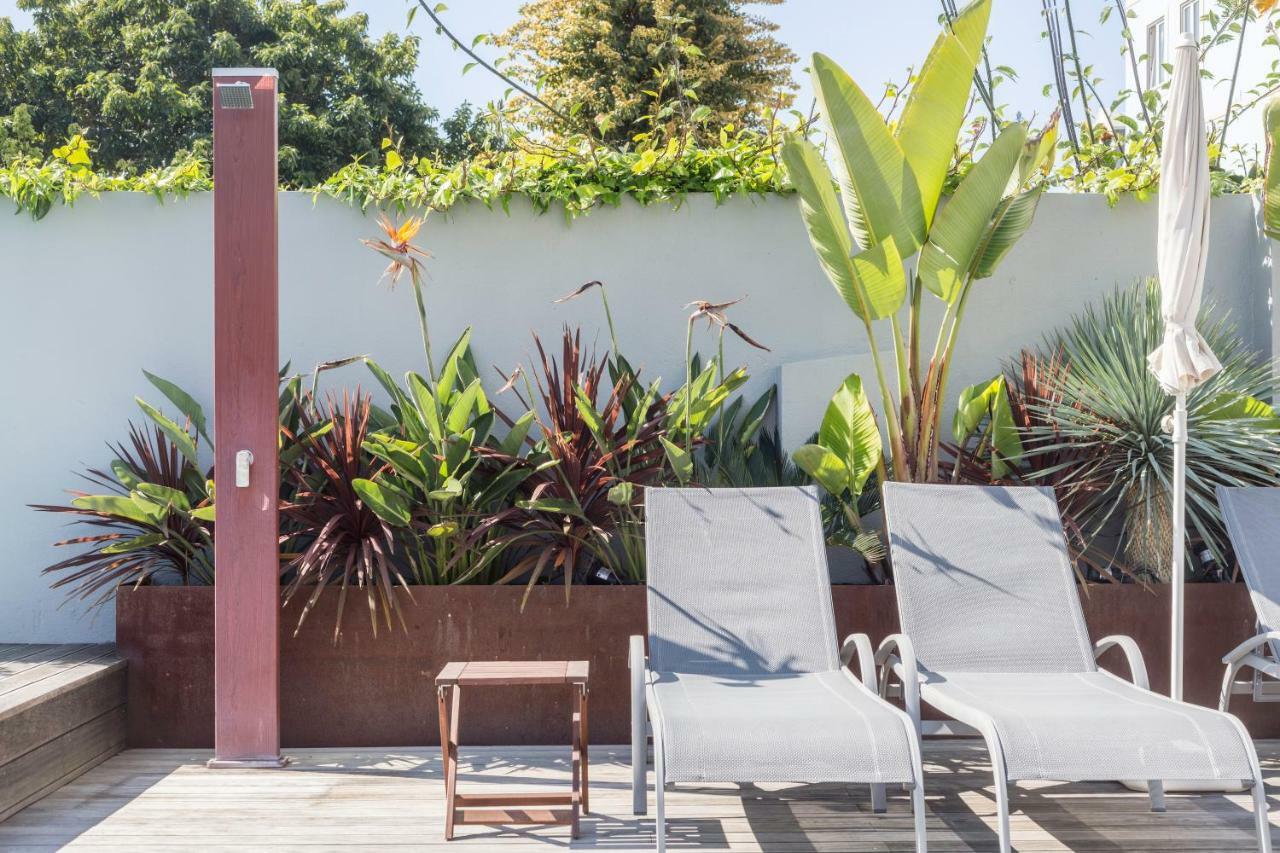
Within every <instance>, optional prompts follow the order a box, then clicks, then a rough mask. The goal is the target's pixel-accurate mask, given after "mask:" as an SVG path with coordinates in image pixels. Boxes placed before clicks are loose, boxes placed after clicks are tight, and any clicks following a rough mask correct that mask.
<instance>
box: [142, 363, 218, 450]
mask: <svg viewBox="0 0 1280 853" xmlns="http://www.w3.org/2000/svg"><path fill="white" fill-rule="evenodd" d="M142 375H143V376H145V377H147V381H148V382H150V383H151V384H152V385H154V386H156V388H158V389H159V391H160V393H161V394H163V395H164V396H165V397H167V398H168V400H169V402H170V403H173V405H175V406H177V407H178V411H179V412H182V414H184V415H186V416H187V417H188V418H190V419H191V425H192V426H194V427H195V428H196V432H197V433H198V434H200V435H201V436H203V437H204V440H205V441H208V442H210V443H211V444H212V440H211V439H210V438H209V432H208V425H207V423H206V421H205V417H204V409H203V408H202V407H201V406H200V404H199V403H197V402H196V401H195V399H194V398H193V397H192V396H191V395H190V394H188V393H187V392H186V391H183V390H182V389H181V388H179V387H178V386H177V385H175V384H173V383H172V382H170V381H169V380H168V379H162V378H160V377H159V376H156V375H155V374H154V373H148V372H147V371H145V370H144V371H142Z"/></svg>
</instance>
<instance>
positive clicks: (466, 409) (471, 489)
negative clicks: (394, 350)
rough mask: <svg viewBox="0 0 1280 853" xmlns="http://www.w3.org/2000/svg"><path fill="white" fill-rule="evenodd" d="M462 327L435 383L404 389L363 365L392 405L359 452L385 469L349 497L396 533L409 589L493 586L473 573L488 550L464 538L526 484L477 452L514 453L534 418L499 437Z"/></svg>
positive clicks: (422, 380) (519, 474)
mask: <svg viewBox="0 0 1280 853" xmlns="http://www.w3.org/2000/svg"><path fill="white" fill-rule="evenodd" d="M470 341H471V329H470V328H468V329H467V330H466V331H464V332H463V334H462V336H461V337H460V338H459V339H458V341H457V342H456V343H455V344H454V345H453V347H452V349H451V350H450V352H449V355H448V357H447V358H446V359H445V362H444V365H443V369H442V370H441V372H440V376H439V378H438V380H436V381H432V380H430V379H428V378H426V377H423V376H421V375H419V374H417V373H414V372H410V373H409V374H408V375H407V376H406V378H405V384H404V386H403V387H401V386H399V385H397V384H396V382H395V381H394V380H393V379H392V378H391V377H390V376H389V375H388V374H387V372H386V371H385V370H383V369H382V368H381V367H379V366H378V365H377V363H376V362H374V361H372V360H368V362H367V363H368V366H369V369H370V371H372V372H373V374H374V376H375V377H377V379H378V381H379V383H380V384H381V385H382V387H383V388H384V389H385V390H386V392H387V394H388V395H389V396H390V398H391V412H390V421H391V423H390V425H389V426H388V428H386V429H381V430H378V431H376V432H374V433H372V434H371V435H370V436H369V437H368V438H367V439H366V440H365V441H364V443H363V448H364V450H365V451H366V452H367V453H369V454H370V455H371V456H373V457H374V458H375V459H378V460H380V461H381V462H382V463H384V466H383V467H382V468H381V469H380V470H379V471H378V472H377V473H376V474H375V475H374V476H372V477H368V478H360V479H357V480H356V482H355V483H354V486H355V489H356V491H357V493H358V494H359V495H360V497H361V499H362V500H363V501H364V502H365V504H366V505H367V506H368V507H369V508H370V509H372V510H373V511H374V512H375V513H376V514H377V515H378V517H379V518H381V519H382V521H383V522H385V523H387V524H389V525H391V526H393V527H395V528H397V529H398V530H400V531H401V532H402V533H403V534H404V535H403V541H404V543H405V553H404V556H405V558H406V560H407V561H408V564H409V569H410V573H411V575H412V577H413V579H414V582H415V583H420V584H439V583H453V582H459V581H462V580H492V579H493V578H488V577H485V576H484V574H483V572H481V571H480V569H482V568H483V567H484V566H489V565H492V560H490V561H488V562H486V563H485V564H484V565H483V566H482V565H481V564H480V558H481V554H482V553H484V552H485V551H486V550H487V548H486V547H485V545H486V543H484V542H477V541H476V540H475V539H474V538H473V536H472V534H473V532H474V529H475V527H476V526H477V525H478V524H479V523H480V521H481V520H482V519H483V518H484V517H485V515H486V514H487V513H489V512H491V511H493V510H495V509H497V508H498V507H501V506H505V505H508V504H509V503H510V501H511V497H512V495H513V493H514V491H515V489H516V488H517V487H518V486H519V485H520V484H521V483H522V482H523V481H524V479H525V478H527V477H528V476H529V473H530V472H529V471H528V470H527V469H526V468H525V467H524V466H521V465H517V464H514V463H513V464H510V465H507V466H506V467H504V468H501V469H495V468H494V467H493V466H492V465H491V464H489V463H488V462H487V461H486V459H485V457H484V456H483V454H482V453H481V448H486V447H490V448H493V449H495V450H498V451H501V452H503V453H506V454H508V455H512V456H514V455H516V454H518V452H519V450H520V448H521V447H522V446H523V445H524V443H525V439H526V437H527V436H528V434H529V429H530V427H531V426H532V424H533V417H534V416H533V413H532V412H525V413H524V414H523V415H522V416H521V417H520V418H519V419H517V420H515V421H510V422H509V423H508V424H507V426H508V429H507V432H506V434H505V435H504V436H503V437H502V438H501V439H499V438H497V437H496V435H495V434H494V426H495V421H496V420H497V419H498V418H499V416H500V414H501V413H500V412H499V411H498V410H497V409H496V408H494V406H493V405H492V404H491V403H490V401H489V398H488V395H487V394H486V393H485V390H484V386H483V384H482V383H481V380H480V376H479V373H478V371H477V370H476V365H475V361H474V359H473V357H472V354H471V349H470Z"/></svg>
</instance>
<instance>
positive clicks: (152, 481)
mask: <svg viewBox="0 0 1280 853" xmlns="http://www.w3.org/2000/svg"><path fill="white" fill-rule="evenodd" d="M153 411H154V410H153ZM157 414H158V412H157ZM166 420H167V419H166ZM173 429H174V430H177V431H178V432H179V433H180V434H181V436H182V437H181V438H180V439H175V438H174V437H172V436H171V435H170V433H169V432H168V431H166V430H165V429H163V428H162V427H161V426H160V425H159V424H157V423H155V422H152V423H150V424H149V425H148V426H147V427H140V426H137V425H136V424H130V425H129V442H128V446H127V447H126V446H125V445H123V444H118V445H116V446H115V447H113V448H112V451H113V453H114V455H115V458H114V459H113V460H112V461H111V465H110V466H109V467H110V470H109V471H103V470H100V469H90V470H89V471H87V472H86V473H85V474H84V475H83V477H84V479H85V480H86V481H88V482H89V483H91V484H92V485H93V486H95V487H96V488H98V489H105V490H106V493H105V494H104V493H97V494H94V493H89V492H84V491H72V492H71V494H72V495H73V496H74V497H73V499H72V501H71V503H70V504H69V505H65V506H62V505H50V504H33V505H32V508H33V509H36V510H39V511H41V512H54V513H60V514H65V515H68V516H71V518H72V522H73V523H76V524H82V525H85V526H87V527H90V528H93V529H95V530H100V531H102V532H100V533H94V534H92V535H86V536H78V537H74V538H71V539H64V540H62V541H60V542H55V543H54V545H55V546H56V547H59V548H75V549H77V553H76V554H75V555H74V556H71V557H68V558H67V559H65V560H61V561H59V562H57V563H54V564H53V565H51V566H49V567H48V568H46V569H45V570H44V573H45V574H50V575H55V576H56V577H57V579H56V580H55V581H54V582H53V584H52V585H53V586H54V587H55V588H57V587H64V586H65V587H68V588H69V594H70V595H72V596H75V597H77V598H80V599H89V600H90V603H91V604H92V605H94V606H96V605H98V604H102V603H103V602H106V601H109V600H110V599H111V597H112V596H113V595H115V591H116V589H117V587H120V586H138V585H141V584H146V583H156V582H160V583H178V584H211V583H213V523H212V507H211V505H210V500H211V498H212V483H210V482H209V481H208V480H206V478H205V476H204V475H203V474H201V472H200V471H199V469H197V467H196V462H195V455H196V450H197V446H198V442H199V435H198V433H197V432H196V431H195V430H194V429H193V428H192V426H191V425H190V423H188V424H187V426H186V427H184V428H180V427H177V426H176V425H175V426H174V427H173ZM183 447H189V448H190V455H188V454H187V453H186V452H184V451H183Z"/></svg>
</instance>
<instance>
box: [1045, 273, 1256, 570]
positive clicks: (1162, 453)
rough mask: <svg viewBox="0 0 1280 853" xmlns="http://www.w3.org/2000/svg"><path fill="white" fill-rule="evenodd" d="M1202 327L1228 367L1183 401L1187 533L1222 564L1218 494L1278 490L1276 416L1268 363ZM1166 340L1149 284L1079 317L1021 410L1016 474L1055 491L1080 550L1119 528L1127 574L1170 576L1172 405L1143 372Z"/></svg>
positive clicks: (1219, 321)
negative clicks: (1168, 423)
mask: <svg viewBox="0 0 1280 853" xmlns="http://www.w3.org/2000/svg"><path fill="white" fill-rule="evenodd" d="M1199 326H1200V331H1201V332H1202V334H1203V335H1204V336H1205V338H1206V339H1207V340H1208V342H1209V345H1210V346H1211V347H1212V348H1213V350H1214V352H1215V353H1216V354H1217V355H1218V358H1219V360H1220V361H1221V362H1222V366H1223V369H1222V371H1221V372H1220V373H1218V374H1217V375H1216V376H1214V377H1213V378H1212V379H1210V380H1209V381H1208V382H1206V383H1205V384H1203V385H1201V386H1200V387H1199V388H1197V389H1196V390H1195V391H1193V392H1192V393H1191V395H1190V396H1189V398H1188V401H1187V408H1188V412H1189V414H1188V419H1187V424H1188V429H1187V431H1188V441H1187V531H1188V536H1189V537H1190V538H1191V539H1192V540H1193V542H1200V543H1203V545H1204V546H1205V547H1206V548H1208V550H1209V552H1210V554H1211V555H1212V556H1213V557H1214V559H1215V560H1217V561H1218V562H1219V563H1220V564H1222V565H1228V563H1227V559H1228V554H1229V546H1228V542H1227V537H1226V534H1225V532H1224V529H1223V523H1222V515H1221V511H1220V510H1219V508H1218V505H1217V501H1216V499H1215V496H1214V489H1215V487H1216V486H1218V485H1226V486H1244V485H1280V418H1278V417H1277V415H1276V412H1275V411H1274V410H1273V409H1272V408H1271V407H1270V406H1269V405H1267V404H1266V403H1264V402H1262V401H1263V400H1269V399H1271V398H1272V395H1273V393H1274V390H1275V381H1274V379H1273V377H1272V373H1271V366H1270V365H1269V364H1268V363H1267V361H1266V360H1265V359H1263V358H1262V357H1261V356H1259V355H1258V354H1257V353H1256V352H1254V351H1252V350H1250V349H1249V348H1248V347H1247V346H1246V344H1245V342H1244V340H1243V339H1242V338H1241V337H1240V335H1239V333H1238V332H1237V331H1236V328H1235V326H1234V325H1233V324H1232V323H1230V322H1229V321H1228V320H1227V319H1226V318H1225V317H1223V316H1222V315H1221V314H1220V313H1219V312H1218V311H1217V310H1216V309H1215V308H1214V307H1213V306H1211V305H1210V306H1206V307H1205V309H1204V310H1203V311H1202V312H1201V320H1200V324H1199ZM1163 333H1164V322H1163V320H1162V319H1161V316H1160V292H1159V287H1158V285H1157V284H1156V283H1155V282H1154V281H1146V282H1139V283H1138V284H1137V285H1136V286H1134V287H1131V288H1127V289H1123V290H1120V291H1118V292H1116V293H1115V294H1113V295H1111V296H1109V297H1107V298H1106V299H1105V300H1103V302H1102V304H1101V305H1100V306H1098V307H1091V308H1088V309H1086V310H1085V311H1084V313H1082V314H1081V315H1079V316H1078V317H1076V318H1075V319H1074V320H1073V321H1072V323H1071V324H1070V325H1069V326H1068V327H1067V328H1065V329H1064V330H1062V331H1061V332H1059V333H1058V334H1057V335H1055V336H1054V337H1052V338H1051V339H1050V340H1049V341H1048V342H1047V343H1046V346H1045V350H1044V355H1043V356H1042V358H1045V359H1048V358H1052V357H1053V354H1055V353H1060V354H1061V356H1060V357H1061V359H1062V367H1061V368H1059V369H1055V370H1051V371H1048V372H1047V374H1045V375H1042V376H1038V377H1037V380H1038V382H1039V383H1040V384H1039V385H1037V388H1038V390H1036V391H1034V393H1035V394H1036V395H1037V396H1036V397H1035V398H1033V399H1028V400H1027V401H1026V402H1025V403H1024V404H1023V405H1025V410H1026V413H1027V416H1028V418H1029V419H1030V421H1031V426H1030V427H1029V428H1028V429H1027V430H1026V439H1027V440H1026V441H1025V442H1024V443H1025V445H1026V448H1027V457H1026V458H1027V459H1029V460H1031V464H1029V465H1027V467H1026V468H1025V469H1024V470H1023V472H1022V477H1023V479H1025V480H1028V481H1030V482H1047V483H1050V484H1052V485H1054V487H1055V489H1056V491H1057V493H1058V497H1059V501H1060V502H1061V504H1062V505H1063V508H1064V511H1065V512H1066V514H1067V515H1068V516H1070V517H1071V519H1072V522H1073V523H1072V525H1070V527H1069V529H1071V530H1072V531H1073V532H1074V538H1076V539H1077V541H1076V542H1075V543H1073V544H1074V545H1075V546H1076V548H1077V549H1078V550H1080V551H1082V552H1083V551H1085V550H1087V549H1088V547H1089V546H1090V545H1091V544H1092V542H1093V539H1094V538H1095V537H1097V535H1098V534H1099V533H1100V532H1102V531H1103V530H1104V529H1105V528H1107V527H1108V526H1109V525H1112V526H1113V525H1114V523H1116V522H1117V521H1118V523H1119V526H1120V528H1121V547H1122V558H1123V563H1125V564H1126V566H1125V567H1124V568H1126V569H1127V570H1128V571H1131V572H1132V573H1134V574H1136V575H1138V576H1142V577H1155V578H1160V579H1167V577H1168V572H1169V555H1170V553H1171V547H1172V543H1171V538H1170V537H1171V533H1170V527H1169V507H1170V494H1171V489H1172V484H1171V480H1170V471H1171V469H1172V465H1173V442H1172V438H1171V436H1170V435H1169V434H1168V433H1166V432H1165V429H1164V421H1165V417H1166V416H1167V415H1169V414H1170V413H1171V412H1172V411H1173V398H1172V397H1170V396H1168V395H1166V394H1165V393H1164V392H1163V391H1162V390H1161V389H1160V387H1159V385H1158V384H1157V383H1156V380H1155V379H1154V377H1152V375H1151V373H1150V372H1149V371H1148V369H1147V354H1148V353H1150V352H1151V351H1152V350H1154V349H1155V348H1156V346H1157V345H1158V344H1159V343H1160V341H1161V339H1162V337H1163ZM1040 380H1043V381H1042V382H1041V381H1040ZM1194 553H1195V550H1194V549H1188V557H1189V559H1188V563H1189V564H1190V563H1191V562H1192V560H1191V559H1190V558H1191V556H1192V555H1193V554H1194Z"/></svg>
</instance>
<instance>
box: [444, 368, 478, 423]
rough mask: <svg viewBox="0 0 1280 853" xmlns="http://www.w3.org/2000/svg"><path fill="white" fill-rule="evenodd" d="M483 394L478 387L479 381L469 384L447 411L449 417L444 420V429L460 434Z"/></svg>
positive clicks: (475, 380)
mask: <svg viewBox="0 0 1280 853" xmlns="http://www.w3.org/2000/svg"><path fill="white" fill-rule="evenodd" d="M483 394H484V389H483V388H482V387H481V385H480V380H479V379H474V380H472V382H471V384H470V385H468V386H467V387H466V388H464V389H463V390H462V393H461V394H459V395H458V398H457V400H455V401H454V403H453V406H452V407H451V408H450V409H449V415H448V416H447V417H446V418H445V422H444V425H445V428H446V429H447V430H448V431H449V432H451V433H456V432H462V431H463V430H464V429H465V428H466V426H467V424H468V423H469V422H470V421H471V414H472V412H473V411H475V408H476V402H477V401H478V400H479V399H480V397H481V395H483Z"/></svg>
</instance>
